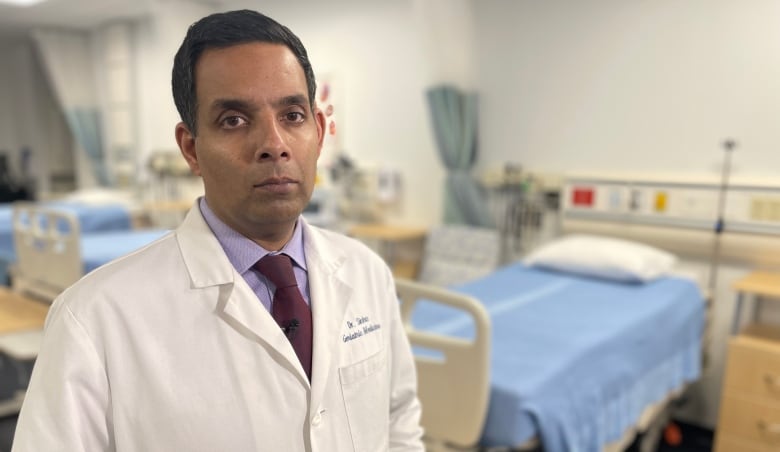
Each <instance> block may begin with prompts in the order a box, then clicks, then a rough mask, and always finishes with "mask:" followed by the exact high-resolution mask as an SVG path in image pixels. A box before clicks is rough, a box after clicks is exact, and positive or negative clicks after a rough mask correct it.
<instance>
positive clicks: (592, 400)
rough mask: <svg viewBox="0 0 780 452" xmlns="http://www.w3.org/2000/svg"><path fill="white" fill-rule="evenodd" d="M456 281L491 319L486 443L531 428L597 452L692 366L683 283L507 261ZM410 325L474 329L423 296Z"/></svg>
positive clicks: (511, 439)
mask: <svg viewBox="0 0 780 452" xmlns="http://www.w3.org/2000/svg"><path fill="white" fill-rule="evenodd" d="M454 289H455V290H457V291H460V292H463V293H466V294H470V295H472V296H474V297H476V298H477V299H479V300H481V301H482V302H483V303H484V304H485V306H486V308H487V310H488V312H489V313H490V317H491V322H492V329H493V331H492V347H493V348H492V355H491V369H490V371H491V391H490V404H489V409H488V415H487V420H486V424H485V428H484V431H483V435H482V439H481V443H482V445H484V446H514V445H519V444H522V443H523V442H525V441H527V440H529V439H530V438H532V437H533V436H534V435H538V436H539V437H540V439H541V441H542V444H543V445H544V447H545V449H546V450H550V451H593V452H595V451H600V450H601V448H602V446H603V445H604V444H606V443H608V442H611V441H615V440H617V439H619V438H620V437H621V435H622V434H623V432H624V430H625V429H626V428H628V427H629V426H631V425H633V424H634V423H635V422H636V421H637V420H638V418H639V416H640V414H641V412H642V410H643V408H644V407H645V406H646V405H648V404H650V403H653V402H658V401H660V400H661V399H662V398H663V397H664V396H665V395H666V394H667V393H668V392H669V391H671V390H673V389H676V388H678V387H680V386H681V385H682V384H683V383H685V382H689V381H692V380H695V379H697V378H698V377H699V374H700V372H701V368H700V367H701V361H700V360H701V334H702V331H703V327H704V301H703V299H702V297H701V295H700V292H699V290H698V288H697V287H696V285H695V284H694V283H693V282H692V281H689V280H685V279H680V278H671V277H670V278H663V279H659V280H657V281H654V282H650V283H647V284H626V283H615V282H609V281H605V280H598V279H588V278H585V277H578V276H574V275H568V274H563V273H555V272H551V271H544V270H538V269H533V268H528V267H526V266H524V265H522V264H514V265H511V266H508V267H505V268H503V269H500V270H499V271H497V272H495V273H493V274H491V275H489V276H487V277H485V278H482V279H480V280H478V281H475V282H472V283H468V284H464V285H460V286H457V287H454ZM412 322H413V324H414V325H415V327H417V328H420V329H425V330H429V331H436V332H440V333H444V334H448V335H453V336H458V337H472V336H473V334H474V327H473V325H472V323H471V322H470V320H469V319H468V318H467V317H466V316H465V314H462V313H461V312H458V311H455V310H454V309H452V308H448V307H445V306H442V305H439V304H434V303H431V302H421V303H420V304H418V306H417V308H415V311H414V313H413V317H412Z"/></svg>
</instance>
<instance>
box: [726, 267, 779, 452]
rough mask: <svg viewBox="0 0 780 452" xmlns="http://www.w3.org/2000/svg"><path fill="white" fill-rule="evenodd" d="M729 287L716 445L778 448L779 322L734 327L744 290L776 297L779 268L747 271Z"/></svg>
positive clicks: (733, 450)
mask: <svg viewBox="0 0 780 452" xmlns="http://www.w3.org/2000/svg"><path fill="white" fill-rule="evenodd" d="M734 289H735V290H736V291H737V302H736V305H735V306H734V322H733V324H732V333H734V334H735V335H734V336H732V337H731V339H730V340H729V346H728V359H727V362H726V372H725V376H724V380H723V391H722V397H721V406H720V415H719V419H718V427H717V431H716V436H715V451H716V452H769V451H777V450H780V327H778V326H770V325H762V324H756V323H753V324H750V325H748V326H747V327H745V329H744V330H742V331H739V327H740V316H741V312H742V308H743V307H744V306H743V304H744V301H745V297H746V296H747V295H751V296H752V297H753V301H754V302H763V300H776V301H780V273H771V272H753V273H750V274H748V275H747V276H745V277H744V278H741V279H739V280H738V281H736V282H735V283H734ZM755 312H756V311H755V310H754V314H755ZM754 316H755V315H754ZM754 320H755V319H754ZM736 333H739V334H736Z"/></svg>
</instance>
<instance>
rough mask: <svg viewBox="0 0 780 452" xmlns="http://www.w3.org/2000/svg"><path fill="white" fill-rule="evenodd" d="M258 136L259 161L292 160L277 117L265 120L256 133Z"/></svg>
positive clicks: (261, 122)
mask: <svg viewBox="0 0 780 452" xmlns="http://www.w3.org/2000/svg"><path fill="white" fill-rule="evenodd" d="M255 133H256V134H257V150H256V151H255V153H256V155H257V158H258V160H276V159H280V158H281V159H287V158H290V149H289V147H288V146H287V141H286V140H285V132H284V129H283V127H282V124H281V123H280V122H279V120H278V119H277V118H275V117H268V118H263V119H262V120H261V121H260V123H259V124H258V127H257V129H256V131H255Z"/></svg>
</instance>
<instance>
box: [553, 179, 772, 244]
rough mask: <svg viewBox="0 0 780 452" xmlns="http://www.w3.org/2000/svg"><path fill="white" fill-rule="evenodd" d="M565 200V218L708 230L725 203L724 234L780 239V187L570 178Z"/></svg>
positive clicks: (566, 182)
mask: <svg viewBox="0 0 780 452" xmlns="http://www.w3.org/2000/svg"><path fill="white" fill-rule="evenodd" d="M724 193H725V194H724ZM561 198H562V206H563V215H564V217H565V218H571V219H587V220H594V221H608V222H619V223H636V224H647V225H659V226H670V227H690V228H695V229H710V230H712V229H714V228H715V225H716V223H717V220H718V212H719V206H720V204H721V202H723V204H724V209H723V212H724V213H723V220H724V231H726V232H745V233H766V234H780V186H768V185H757V184H756V185H751V184H732V185H730V186H729V187H728V189H727V190H725V192H724V191H723V190H722V188H721V186H720V184H717V183H693V182H668V181H662V182H659V181H649V180H619V179H598V178H571V179H567V180H566V181H565V183H564V186H563V193H561ZM722 200H723V201H722Z"/></svg>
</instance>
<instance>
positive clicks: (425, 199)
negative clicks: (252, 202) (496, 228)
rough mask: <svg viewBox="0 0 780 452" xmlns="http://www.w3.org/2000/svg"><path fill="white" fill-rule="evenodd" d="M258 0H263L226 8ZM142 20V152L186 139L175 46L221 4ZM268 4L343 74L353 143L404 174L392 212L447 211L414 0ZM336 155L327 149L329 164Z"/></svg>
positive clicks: (343, 121)
mask: <svg viewBox="0 0 780 452" xmlns="http://www.w3.org/2000/svg"><path fill="white" fill-rule="evenodd" d="M244 7H246V8H254V9H257V8H258V3H257V2H253V1H238V0H234V1H229V2H223V3H222V4H221V6H219V7H218V8H217V9H221V10H227V9H238V8H244ZM156 8H157V10H156V11H155V12H154V14H153V15H151V16H150V17H149V18H148V19H147V20H145V21H143V22H142V23H141V24H140V25H139V30H138V42H137V48H138V54H137V55H136V60H137V61H139V70H138V73H137V77H138V86H137V89H138V99H139V103H138V110H139V113H138V118H137V119H138V124H139V144H140V155H139V159H140V160H141V161H144V160H145V157H146V156H148V154H149V153H150V152H152V151H154V150H158V149H176V142H175V140H174V135H173V130H174V126H175V124H176V123H177V122H178V121H179V117H178V114H177V113H176V110H175V107H174V105H173V100H172V98H171V94H170V68H171V64H172V61H173V55H174V53H175V51H176V49H177V48H178V46H179V44H180V43H181V40H182V39H183V37H184V34H185V32H186V28H187V26H189V24H191V23H192V22H194V21H195V20H197V19H198V18H200V17H201V16H203V15H205V14H208V13H209V12H211V11H212V9H211V8H210V7H207V6H205V5H202V4H193V3H183V2H165V3H160V4H159V5H157V7H156ZM261 10H262V12H264V13H266V14H268V15H270V16H271V17H274V18H275V19H277V20H279V21H280V22H282V23H284V24H285V25H287V26H289V27H290V28H291V29H292V30H293V31H294V32H295V33H296V34H298V35H299V37H300V38H301V40H302V41H303V42H304V44H305V45H306V47H307V50H308V52H309V57H310V59H311V61H312V65H313V67H314V69H315V72H316V73H317V74H325V75H328V76H331V77H334V78H335V80H336V82H337V83H338V84H337V85H334V86H335V87H336V88H337V89H339V90H340V91H341V93H340V96H339V97H338V99H339V100H341V101H343V102H342V104H341V105H336V109H337V114H338V121H339V123H338V133H339V134H341V136H340V145H341V147H342V148H343V151H344V152H345V153H346V154H347V155H349V156H350V157H352V158H354V159H355V160H356V162H357V163H358V164H359V165H361V166H368V167H378V166H389V167H391V168H394V169H397V170H399V171H400V172H401V173H402V175H403V184H404V195H403V200H402V205H401V206H400V208H398V209H397V210H394V211H392V212H390V214H391V218H390V220H392V221H405V222H410V223H415V224H430V223H432V222H437V221H439V216H440V207H439V205H440V203H441V201H440V198H441V193H440V190H438V187H441V186H442V184H443V170H442V169H441V165H440V164H439V162H438V156H437V155H436V149H435V145H434V143H433V136H432V133H431V131H430V130H429V123H428V116H427V114H428V113H427V107H426V105H425V98H424V88H425V86H427V80H426V77H427V74H428V72H427V71H426V70H425V67H426V61H425V58H424V55H423V52H422V50H421V49H420V46H419V45H418V42H419V39H418V35H417V31H416V30H414V29H410V27H409V24H410V23H411V22H413V21H414V10H413V8H412V4H411V3H410V2H408V1H404V2H383V1H378V0H373V1H360V0H339V1H337V2H328V3H323V2H308V3H306V5H305V6H302V5H301V4H300V3H295V4H291V3H289V2H285V1H281V0H274V1H265V2H263V3H262V8H261ZM329 158H331V156H323V157H322V162H323V163H324V164H327V162H328V161H329V160H328V159H329Z"/></svg>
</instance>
